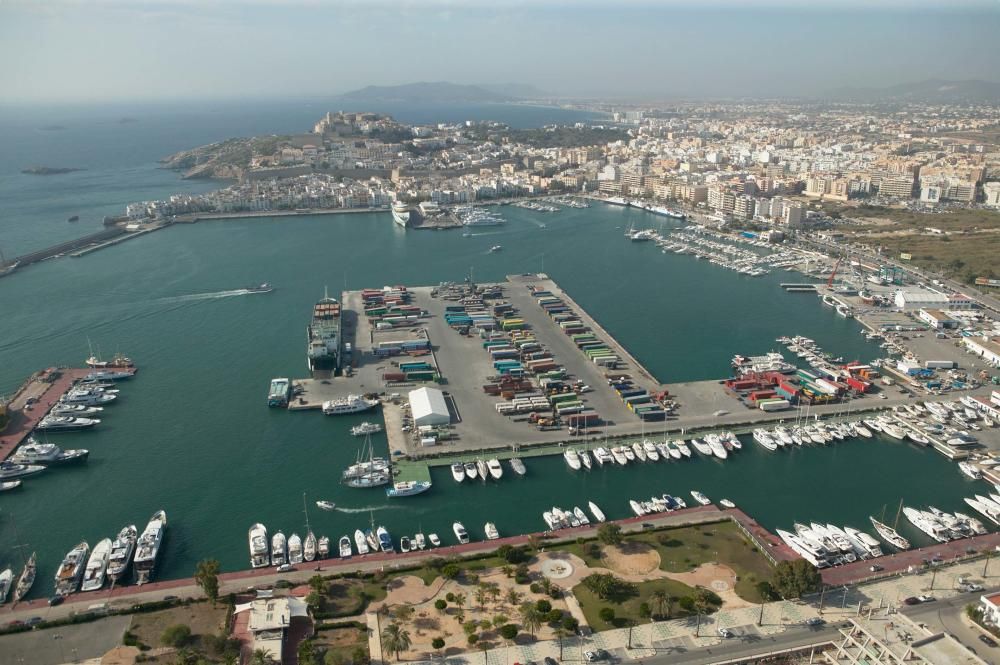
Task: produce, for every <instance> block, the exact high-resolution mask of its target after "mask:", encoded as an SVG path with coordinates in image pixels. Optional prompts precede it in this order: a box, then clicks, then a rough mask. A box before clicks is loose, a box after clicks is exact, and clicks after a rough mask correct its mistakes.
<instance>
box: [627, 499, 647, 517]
mask: <svg viewBox="0 0 1000 665" xmlns="http://www.w3.org/2000/svg"><path fill="white" fill-rule="evenodd" d="M628 505H629V507H630V508H631V509H632V512H633V513H635V515H636V517H642V516H644V515H645V514H646V509H645V508H643V506H642V504H641V503H639V502H638V501H636V500H635V499H629V502H628Z"/></svg>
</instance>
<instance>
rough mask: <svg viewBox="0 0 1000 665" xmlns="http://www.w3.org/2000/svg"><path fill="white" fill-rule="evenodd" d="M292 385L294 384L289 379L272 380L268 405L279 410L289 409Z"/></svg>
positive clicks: (268, 394)
mask: <svg viewBox="0 0 1000 665" xmlns="http://www.w3.org/2000/svg"><path fill="white" fill-rule="evenodd" d="M291 385H292V383H291V381H289V380H288V379H281V378H279V379H271V389H270V390H268V392H267V405H268V406H269V407H271V408H279V409H283V408H285V407H287V406H288V396H289V395H290V394H291Z"/></svg>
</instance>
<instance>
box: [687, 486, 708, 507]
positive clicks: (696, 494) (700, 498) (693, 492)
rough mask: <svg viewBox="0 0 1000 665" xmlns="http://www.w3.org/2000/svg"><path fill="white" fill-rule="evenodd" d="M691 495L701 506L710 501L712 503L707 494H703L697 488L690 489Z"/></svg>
mask: <svg viewBox="0 0 1000 665" xmlns="http://www.w3.org/2000/svg"><path fill="white" fill-rule="evenodd" d="M691 496H692V497H694V500H695V501H697V502H698V503H700V504H701V505H703V506H707V505H709V504H710V503H712V501H711V500H710V499H709V498H708V497H707V496H705V495H704V494H702V493H701V492H699V491H698V490H691Z"/></svg>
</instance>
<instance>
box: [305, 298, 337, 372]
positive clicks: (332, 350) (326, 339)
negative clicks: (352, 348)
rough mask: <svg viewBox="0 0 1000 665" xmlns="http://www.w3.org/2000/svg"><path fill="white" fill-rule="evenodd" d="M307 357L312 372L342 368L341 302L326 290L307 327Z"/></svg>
mask: <svg viewBox="0 0 1000 665" xmlns="http://www.w3.org/2000/svg"><path fill="white" fill-rule="evenodd" d="M306 359H307V361H308V365H309V371H311V372H315V371H329V372H335V371H337V370H338V369H340V303H339V302H338V301H337V299H336V298H331V297H330V295H329V294H328V293H326V292H324V294H323V298H322V300H320V301H318V302H317V303H316V304H315V305H313V313H312V321H311V322H310V323H309V325H308V326H307V327H306Z"/></svg>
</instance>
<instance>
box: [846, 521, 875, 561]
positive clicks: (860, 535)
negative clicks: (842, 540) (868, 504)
mask: <svg viewBox="0 0 1000 665" xmlns="http://www.w3.org/2000/svg"><path fill="white" fill-rule="evenodd" d="M844 533H845V534H846V535H847V539H848V540H849V541H850V542H851V545H853V546H854V550H855V551H856V552H857V553H858V555H859V556H861V557H863V558H871V559H875V558H878V557H880V556H882V546H881V545H880V544H879V542H878V541H877V540H875V538H873V537H872V536H870V535H868V534H867V533H865V532H864V531H861V530H860V529H855V528H853V527H849V526H845V527H844Z"/></svg>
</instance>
